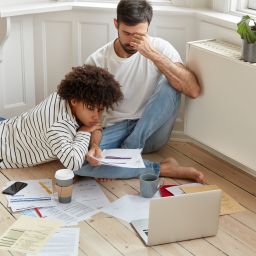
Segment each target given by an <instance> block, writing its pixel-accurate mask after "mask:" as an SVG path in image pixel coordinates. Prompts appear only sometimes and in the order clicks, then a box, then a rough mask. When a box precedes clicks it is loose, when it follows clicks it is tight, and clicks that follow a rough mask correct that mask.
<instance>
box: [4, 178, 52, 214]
mask: <svg viewBox="0 0 256 256" xmlns="http://www.w3.org/2000/svg"><path fill="white" fill-rule="evenodd" d="M14 182H15V181H10V182H8V183H7V186H10V185H12V184H13V183H14ZM23 182H25V183H27V184H28V185H27V186H26V187H25V188H23V189H22V190H20V191H19V192H18V193H16V194H15V195H13V196H10V195H6V198H7V201H8V206H9V207H10V208H11V210H12V211H13V212H17V211H22V210H25V209H31V208H37V207H51V206H56V202H55V200H54V197H53V193H52V191H53V189H52V180H50V179H42V180H24V181H23Z"/></svg>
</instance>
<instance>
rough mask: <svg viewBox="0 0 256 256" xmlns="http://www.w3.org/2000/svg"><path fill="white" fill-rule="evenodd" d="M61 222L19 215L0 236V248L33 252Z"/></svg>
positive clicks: (39, 247)
mask: <svg viewBox="0 0 256 256" xmlns="http://www.w3.org/2000/svg"><path fill="white" fill-rule="evenodd" d="M60 225H61V222H59V221H51V220H43V219H37V218H33V217H29V216H21V217H20V218H19V219H18V220H17V221H16V222H14V223H13V225H12V226H11V227H10V228H9V229H8V230H7V231H6V232H5V233H4V234H3V235H2V236H1V237H0V250H10V251H18V252H23V253H34V252H37V251H39V250H40V249H41V248H42V247H43V246H44V245H45V244H46V242H47V241H48V239H49V238H50V237H51V236H52V235H53V234H54V233H55V232H56V231H57V230H58V229H59V227H60Z"/></svg>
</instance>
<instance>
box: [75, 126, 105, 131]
mask: <svg viewBox="0 0 256 256" xmlns="http://www.w3.org/2000/svg"><path fill="white" fill-rule="evenodd" d="M96 130H102V126H101V124H95V125H92V126H85V125H82V126H80V128H79V129H78V131H79V132H93V131H96Z"/></svg>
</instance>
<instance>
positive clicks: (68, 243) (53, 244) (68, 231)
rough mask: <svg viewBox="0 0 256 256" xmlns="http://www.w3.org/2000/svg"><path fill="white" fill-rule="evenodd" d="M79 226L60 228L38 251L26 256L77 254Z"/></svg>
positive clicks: (67, 255)
mask: <svg viewBox="0 0 256 256" xmlns="http://www.w3.org/2000/svg"><path fill="white" fill-rule="evenodd" d="M79 231H80V229H79V228H60V229H59V230H58V231H57V232H56V233H55V234H54V235H53V236H52V237H51V238H50V239H49V240H48V242H47V243H46V244H45V246H44V247H43V248H42V249H41V250H40V251H39V252H38V253H28V254H27V256H77V255H78V246H79Z"/></svg>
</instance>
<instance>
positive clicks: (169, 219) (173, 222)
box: [131, 189, 221, 246]
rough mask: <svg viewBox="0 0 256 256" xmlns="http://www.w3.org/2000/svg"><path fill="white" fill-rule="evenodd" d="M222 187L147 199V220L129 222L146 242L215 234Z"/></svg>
mask: <svg viewBox="0 0 256 256" xmlns="http://www.w3.org/2000/svg"><path fill="white" fill-rule="evenodd" d="M220 201H221V190H219V189H218V190H211V191H204V192H197V193H191V194H182V195H178V196H172V197H162V198H155V199H151V200H150V204H149V219H143V220H134V221H132V222H131V225H132V226H133V228H134V229H135V230H136V232H137V233H138V234H139V236H140V237H141V238H142V240H143V242H144V243H145V244H146V245H150V246H151V245H158V244H165V243H171V242H177V241H183V240H189V239H194V238H201V237H207V236H214V235H216V234H217V231H218V224H219V213H220Z"/></svg>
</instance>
